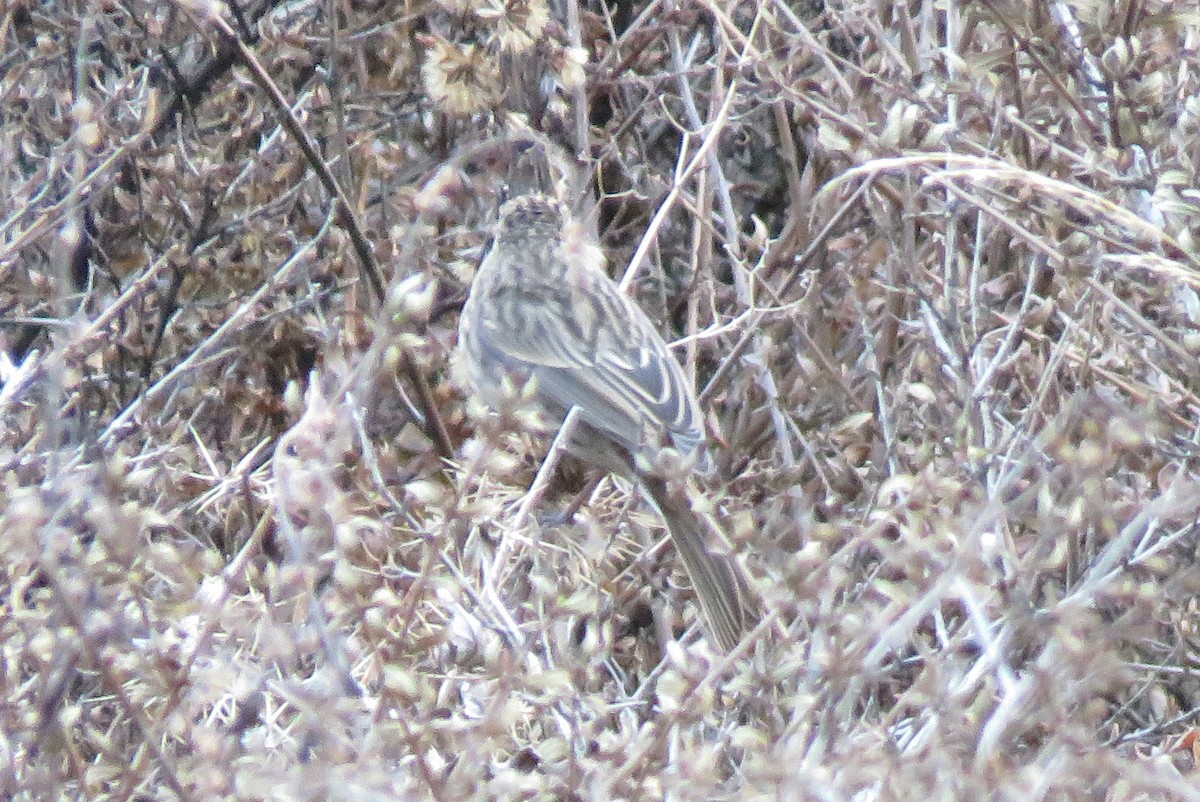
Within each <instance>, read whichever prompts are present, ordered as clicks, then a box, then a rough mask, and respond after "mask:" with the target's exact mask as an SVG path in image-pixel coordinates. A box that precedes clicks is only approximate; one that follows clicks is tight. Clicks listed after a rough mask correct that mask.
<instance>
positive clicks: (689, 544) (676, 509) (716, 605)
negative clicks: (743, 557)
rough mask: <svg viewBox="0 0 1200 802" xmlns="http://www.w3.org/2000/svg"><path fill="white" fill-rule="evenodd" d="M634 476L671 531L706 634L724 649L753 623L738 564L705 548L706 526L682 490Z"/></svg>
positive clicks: (707, 538) (740, 636) (707, 537)
mask: <svg viewBox="0 0 1200 802" xmlns="http://www.w3.org/2000/svg"><path fill="white" fill-rule="evenodd" d="M638 480H639V482H640V483H641V485H642V487H643V488H645V490H646V493H647V494H648V495H649V496H650V500H651V501H652V503H653V504H654V506H655V507H657V508H658V511H659V513H660V514H661V515H662V517H663V520H664V521H665V522H666V524H667V529H668V530H670V532H671V539H672V540H673V541H674V542H675V550H676V551H678V552H679V556H680V558H681V559H682V560H683V567H684V568H686V569H687V573H688V577H690V578H691V580H692V586H693V587H694V588H695V589H696V596H697V597H698V598H699V599H700V608H701V609H702V610H703V611H704V618H705V620H706V621H707V622H708V630H709V633H710V634H711V635H712V637H713V639H714V640H715V641H716V642H717V645H718V646H719V647H720V648H721V650H723V651H726V652H727V651H730V650H731V649H733V648H734V647H735V646H737V644H738V641H740V640H741V638H742V635H743V634H745V632H746V631H747V630H748V629H749V628H750V627H751V626H752V625H753V622H752V619H753V617H754V613H753V608H752V606H751V604H750V594H749V588H748V586H747V584H746V582H745V580H744V579H743V578H742V573H741V569H740V568H739V566H738V564H737V562H736V561H735V560H734V558H733V556H732V555H726V554H716V553H714V552H713V551H711V550H710V549H709V547H708V545H707V544H708V541H709V525H708V524H707V523H706V522H705V520H704V519H703V518H701V516H699V515H697V514H696V513H695V512H693V511H692V508H691V506H690V505H689V504H688V502H687V498H686V497H684V496H683V494H681V493H672V492H671V490H670V489H669V488H668V486H667V482H666V481H665V480H663V479H661V478H659V477H655V476H639V477H638Z"/></svg>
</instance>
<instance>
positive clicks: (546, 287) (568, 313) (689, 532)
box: [459, 182, 751, 652]
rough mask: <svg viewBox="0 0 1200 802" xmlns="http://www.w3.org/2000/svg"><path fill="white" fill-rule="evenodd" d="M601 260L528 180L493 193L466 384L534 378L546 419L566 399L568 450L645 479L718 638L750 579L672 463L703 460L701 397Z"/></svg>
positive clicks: (467, 344)
mask: <svg viewBox="0 0 1200 802" xmlns="http://www.w3.org/2000/svg"><path fill="white" fill-rule="evenodd" d="M534 183H535V184H536V182H534ZM605 263H606V260H605V256H604V253H603V251H602V250H601V248H600V247H599V245H598V244H597V242H596V241H595V239H594V237H593V236H592V235H590V234H589V233H588V231H587V229H586V228H585V226H584V225H583V224H582V222H581V221H580V220H578V219H576V217H575V216H574V215H573V214H572V212H571V210H570V208H569V207H568V205H567V204H566V203H564V202H563V201H562V200H560V199H559V198H558V197H556V195H555V194H554V193H553V192H549V191H544V190H543V189H541V188H540V187H537V186H534V187H533V188H527V191H523V192H521V193H520V194H517V195H516V196H515V197H513V198H512V199H510V200H507V201H506V202H504V203H503V204H502V205H501V207H500V210H499V214H498V220H497V222H496V224H495V227H494V230H493V232H492V241H491V245H490V247H489V249H488V250H487V252H486V254H485V255H484V257H483V259H482V260H481V262H480V264H479V268H478V270H477V271H476V275H475V278H474V280H473V282H472V284H471V289H470V292H469V294H468V297H467V301H466V303H465V304H464V306H463V310H462V314H461V316H460V319H459V349H460V351H461V353H462V355H463V361H464V363H465V366H466V369H467V371H466V372H467V375H468V377H469V381H470V385H471V387H472V389H473V390H474V392H475V393H476V394H477V395H478V396H479V397H480V399H481V400H482V401H483V402H484V403H485V404H487V405H490V406H493V407H499V406H501V405H502V403H503V401H504V396H505V393H506V392H508V393H511V392H512V388H513V387H514V386H516V387H520V386H524V383H526V382H532V384H531V385H529V386H530V387H531V388H532V390H531V392H532V394H533V398H534V402H535V404H537V406H538V407H539V408H540V410H541V411H542V412H543V413H545V415H546V418H547V420H548V421H549V422H551V423H560V422H562V421H563V420H565V419H566V417H567V416H568V414H570V413H571V410H573V409H574V410H575V413H574V415H573V422H572V426H573V428H572V429H571V430H570V436H569V439H568V441H567V450H568V452H569V453H571V454H573V455H575V456H577V457H579V458H581V459H583V461H585V462H588V463H591V464H593V465H596V466H598V467H600V468H601V469H603V470H606V471H609V472H612V473H616V474H619V475H622V476H625V477H628V478H631V479H633V480H634V481H636V482H637V484H638V485H639V486H641V487H642V488H643V490H644V495H646V496H648V500H649V501H650V503H651V504H652V506H653V507H655V508H656V510H657V511H658V512H659V514H660V515H661V517H662V518H663V521H664V523H665V524H666V526H667V530H668V532H669V533H670V535H671V540H672V542H673V543H674V546H675V549H676V551H677V552H678V554H679V556H680V558H681V559H682V562H683V565H684V568H685V569H686V571H687V573H688V576H689V577H690V579H691V582H692V585H693V587H694V589H695V591H696V596H697V598H698V599H699V601H700V607H701V611H702V613H703V617H704V620H705V622H706V624H707V629H708V632H709V634H710V635H711V636H712V638H713V639H714V640H715V642H716V644H717V646H718V647H719V648H720V649H721V650H723V651H725V652H728V651H731V650H732V649H734V648H735V647H736V646H737V644H738V643H739V641H740V639H741V636H742V635H743V634H744V633H745V632H746V630H747V629H748V624H749V622H750V619H751V607H750V605H749V604H748V603H747V598H748V594H747V585H746V582H745V580H744V577H743V575H742V574H741V571H740V567H739V566H738V564H737V562H736V560H735V559H734V557H733V556H732V555H731V554H729V553H727V552H722V551H719V550H714V549H713V548H712V547H711V546H710V541H712V540H713V538H711V537H710V531H711V530H710V529H709V523H708V522H707V519H706V518H705V517H704V516H702V515H700V514H698V513H697V512H695V511H694V510H693V509H692V507H691V505H690V504H689V502H688V499H687V496H686V493H685V492H683V491H682V489H681V487H680V482H678V481H676V477H675V476H674V475H673V474H677V473H678V472H679V468H680V466H683V467H684V468H688V467H690V468H691V469H692V470H693V471H694V470H696V469H698V468H702V467H703V466H706V465H707V463H708V453H707V443H706V437H705V432H704V425H703V418H702V415H701V411H700V406H699V404H698V403H697V400H696V394H695V391H694V390H693V388H692V386H691V383H690V382H689V381H688V380H687V378H686V376H685V375H684V372H683V369H682V368H681V367H680V365H679V362H678V361H677V360H676V359H675V357H674V356H673V355H672V354H671V352H670V349H669V348H668V346H667V344H666V342H665V341H664V340H663V338H662V336H661V335H660V334H659V332H658V329H657V328H656V327H655V325H654V324H653V323H652V322H651V320H650V318H649V317H648V316H647V314H646V313H645V311H644V310H643V309H642V308H641V307H640V306H638V305H637V303H636V302H635V301H634V300H633V299H632V298H631V297H630V296H629V295H627V294H626V293H625V292H623V291H622V290H621V289H620V288H619V287H618V285H617V284H616V282H614V281H613V280H612V279H611V278H610V277H609V275H608V273H607V271H606V270H605ZM669 450H673V451H674V453H675V455H677V456H675V457H674V458H672V455H671V453H670V451H669ZM685 473H686V471H685Z"/></svg>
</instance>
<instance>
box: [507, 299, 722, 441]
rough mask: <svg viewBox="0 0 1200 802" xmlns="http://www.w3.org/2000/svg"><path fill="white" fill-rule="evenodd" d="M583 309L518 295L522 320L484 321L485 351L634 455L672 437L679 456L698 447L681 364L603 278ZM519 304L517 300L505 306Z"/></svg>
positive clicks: (695, 418) (696, 425)
mask: <svg viewBox="0 0 1200 802" xmlns="http://www.w3.org/2000/svg"><path fill="white" fill-rule="evenodd" d="M596 278H597V279H598V280H595V281H594V282H593V283H591V284H590V286H589V287H588V292H587V293H585V294H584V297H588V298H590V299H591V300H592V303H590V304H586V305H581V304H580V303H578V298H579V297H580V295H579V293H577V292H569V291H567V289H565V288H561V287H560V288H555V287H553V286H552V285H542V286H541V287H540V288H530V287H525V288H522V290H521V292H522V295H523V297H522V298H520V299H519V301H520V302H519V303H500V304H496V305H494V306H493V307H492V308H494V309H495V308H509V309H512V308H519V309H520V310H521V315H520V318H521V319H520V320H499V319H494V318H493V319H492V320H491V321H485V322H484V325H485V327H487V328H488V329H489V332H488V337H487V340H488V341H489V342H488V346H489V347H491V348H493V349H496V350H497V351H498V352H500V353H499V354H498V355H499V356H501V357H502V359H503V360H504V361H506V362H508V363H509V364H512V365H515V366H520V367H523V368H525V369H527V370H528V371H529V373H530V375H532V376H533V377H535V378H536V380H537V386H538V392H539V393H540V394H542V395H544V396H545V397H546V398H547V399H549V400H551V401H553V402H554V403H556V404H558V405H559V406H561V407H562V409H563V410H564V411H565V410H567V409H569V408H570V407H572V406H576V407H578V408H579V410H580V412H579V414H580V415H581V416H582V418H583V420H584V421H585V422H586V423H588V424H589V425H591V426H593V427H594V428H597V429H600V430H602V431H604V432H607V433H608V434H609V435H611V436H612V437H614V438H615V439H616V440H617V441H618V442H620V443H621V444H622V445H624V446H626V447H627V448H629V449H630V450H631V451H636V450H637V449H638V448H639V447H641V446H643V445H645V444H646V443H647V441H653V440H657V439H659V438H661V437H662V435H663V434H664V433H669V434H670V435H671V438H672V440H673V442H674V445H675V446H676V447H677V448H679V449H680V451H682V452H684V453H690V452H691V451H693V450H694V449H695V448H696V446H697V445H698V443H699V442H700V440H701V439H702V433H701V429H700V421H699V411H698V409H697V407H696V402H695V400H694V397H693V395H692V392H691V390H690V388H689V386H688V385H687V383H686V382H687V380H686V379H685V378H684V375H683V371H682V370H681V369H680V367H679V363H678V362H676V361H675V358H674V357H673V356H672V355H671V354H670V352H669V351H668V350H667V347H666V345H665V344H664V343H663V341H662V338H661V337H660V336H659V335H658V332H657V331H655V329H654V326H653V324H652V323H651V322H650V320H649V319H648V318H647V317H646V315H645V313H643V312H642V310H641V309H640V308H639V307H638V306H637V305H636V304H634V303H633V302H632V301H631V300H630V299H629V298H627V297H626V296H625V295H623V294H622V293H621V291H620V290H619V289H618V288H617V287H616V285H615V284H613V283H612V282H611V281H609V280H608V279H607V277H602V278H601V277H596ZM510 300H512V301H516V300H518V299H510Z"/></svg>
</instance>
